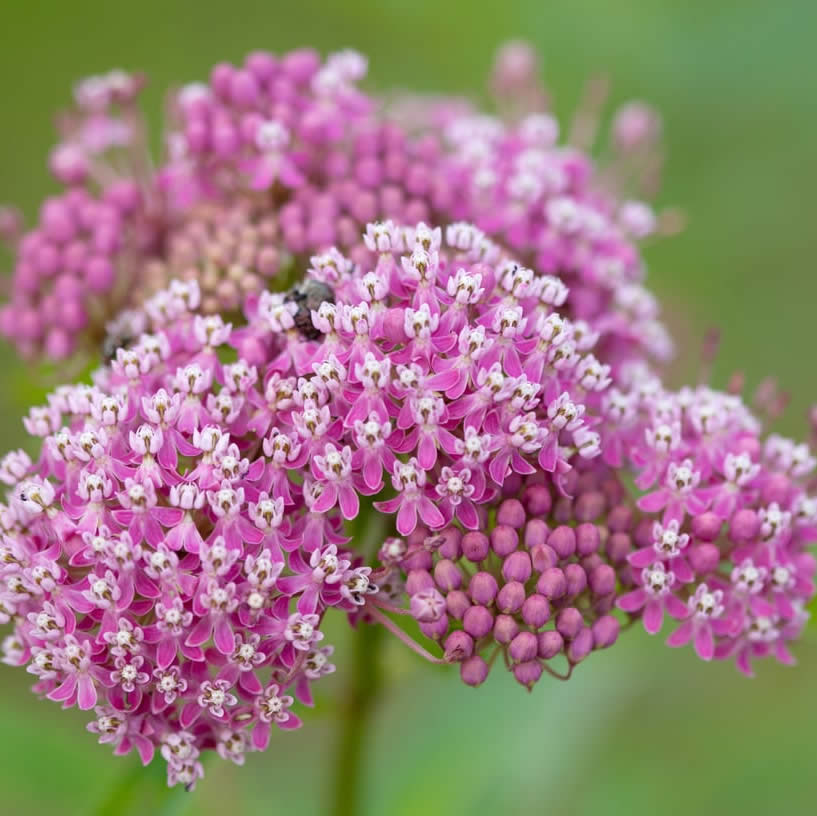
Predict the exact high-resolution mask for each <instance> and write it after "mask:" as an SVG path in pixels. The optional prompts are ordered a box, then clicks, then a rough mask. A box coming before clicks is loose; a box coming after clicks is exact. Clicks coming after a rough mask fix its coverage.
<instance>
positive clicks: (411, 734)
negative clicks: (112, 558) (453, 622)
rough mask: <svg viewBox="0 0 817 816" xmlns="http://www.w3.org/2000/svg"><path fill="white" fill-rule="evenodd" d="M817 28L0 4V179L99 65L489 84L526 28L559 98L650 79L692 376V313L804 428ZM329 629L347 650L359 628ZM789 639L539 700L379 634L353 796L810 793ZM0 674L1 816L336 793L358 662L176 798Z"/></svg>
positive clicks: (541, 12)
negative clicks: (741, 656)
mask: <svg viewBox="0 0 817 816" xmlns="http://www.w3.org/2000/svg"><path fill="white" fill-rule="evenodd" d="M816 35H817V4H815V2H814V0H784V1H783V2H778V3H770V2H768V0H710V2H686V3H682V2H677V1H676V2H673V0H572V2H570V3H558V2H545V1H544V0H506V2H502V3H497V4H496V5H495V6H493V5H492V4H490V3H487V2H479V0H477V2H475V1H474V0H470V2H465V0H446V2H440V0H380V1H379V2H376V1H375V0H370V1H367V0H346V2H343V3H340V2H338V3H334V2H329V0H325V2H322V3H320V2H318V3H315V2H310V0H299V2H287V3H278V2H274V0H272V1H270V0H267V2H242V1H241V0H233V2H224V0H221V1H220V2H219V0H197V1H196V2H156V0H142V2H138V3H131V2H129V3H125V2H111V1H110V0H108V2H104V0H98V1H97V2H85V1H84V0H74V1H73V2H70V3H68V2H59V3H58V2H52V3H39V2H33V1H32V2H24V3H23V2H18V0H4V2H2V3H0V100H2V108H0V110H2V128H0V200H6V201H14V202H16V203H19V204H21V205H22V206H23V207H24V209H25V211H26V213H27V215H28V216H29V217H32V216H33V215H34V214H35V213H36V207H37V202H38V201H39V200H40V199H41V197H42V196H43V195H44V194H46V193H47V192H48V191H49V190H50V189H51V188H50V186H49V181H48V180H47V177H46V169H45V157H46V155H47V151H48V150H49V148H50V147H51V145H52V144H53V136H52V134H53V131H52V129H51V123H52V118H53V112H54V111H55V110H56V109H58V108H59V107H60V106H61V105H62V104H64V103H65V101H66V99H67V97H68V93H69V90H70V87H71V85H72V83H73V82H74V81H75V80H76V79H77V78H78V77H81V76H84V75H86V74H89V73H94V72H98V71H103V70H106V69H108V68H111V67H123V68H129V69H144V70H145V71H146V72H147V73H148V74H149V76H150V79H151V85H150V89H149V91H148V94H147V102H148V105H149V112H150V114H151V117H152V118H153V121H154V122H158V121H159V115H160V103H161V95H162V90H163V89H164V88H165V87H167V85H169V84H171V83H178V82H185V81H190V80H193V79H198V78H201V77H205V76H206V74H207V71H208V68H209V66H210V65H211V64H212V63H214V62H215V61H217V60H220V59H232V60H238V59H240V58H241V56H242V55H243V54H244V53H245V52H247V51H249V50H251V49H253V48H268V49H272V50H276V51H281V50H285V49H288V48H291V47H294V46H299V45H312V46H316V47H318V48H320V49H321V50H323V51H327V50H334V49H337V48H340V47H346V46H352V47H355V48H357V49H359V50H361V51H363V52H364V53H366V54H368V55H369V57H370V60H371V68H370V77H371V80H370V81H371V83H372V84H373V85H374V86H375V87H382V88H388V87H394V86H400V87H404V88H410V89H413V90H427V91H445V92H455V93H465V94H469V95H479V94H480V93H482V90H483V87H484V79H485V76H486V72H487V70H488V67H489V65H490V62H491V58H492V54H493V52H494V50H495V48H496V46H497V45H498V44H499V43H500V42H501V41H503V40H505V39H507V38H509V37H518V36H524V37H526V38H528V39H530V40H532V41H533V42H534V43H535V45H536V46H537V47H538V49H539V50H540V51H541V53H542V54H543V56H544V60H545V72H546V76H547V79H548V82H549V85H550V87H551V89H552V90H553V92H554V94H555V98H556V109H557V111H558V112H559V113H560V114H562V115H566V114H568V113H569V112H570V111H571V109H572V107H573V106H574V104H575V102H576V101H577V99H578V96H579V93H580V90H581V85H582V82H583V81H584V79H585V78H586V77H587V76H588V75H591V74H598V73H600V72H606V73H607V74H608V75H609V76H610V77H611V79H612V81H613V101H615V102H618V101H623V100H625V99H627V98H632V97H640V98H644V99H647V100H649V101H651V102H652V103H654V104H655V105H657V107H658V108H659V109H660V110H661V112H662V114H663V115H664V117H665V125H666V138H667V146H668V151H669V162H668V165H667V172H666V177H665V184H664V190H663V192H662V195H661V202H662V203H677V204H679V205H680V206H682V207H683V209H684V210H685V211H686V213H687V215H688V218H689V225H688V228H687V230H686V232H684V233H683V234H682V235H681V236H679V237H676V238H673V239H670V240H666V241H663V242H661V243H660V244H656V245H655V246H654V247H651V248H650V249H649V250H648V252H647V256H648V262H649V266H650V285H651V286H652V288H653V289H654V290H656V291H657V292H658V293H659V295H660V296H661V297H662V298H663V302H664V304H665V310H666V313H667V319H668V322H669V323H670V324H671V326H672V327H673V329H674V330H675V332H676V335H677V336H678V337H679V339H680V340H681V346H682V348H681V357H680V360H679V362H678V364H677V367H676V370H675V373H674V376H675V378H676V380H677V381H678V382H680V381H681V380H684V379H689V378H691V377H693V376H694V373H695V371H696V365H697V363H696V361H697V358H698V354H699V350H700V347H701V338H702V336H703V333H704V331H705V330H706V329H707V328H708V327H710V326H713V325H717V326H718V327H720V328H721V329H722V331H723V342H722V346H721V351H720V354H719V356H718V360H717V363H716V366H715V382H716V383H717V384H719V385H723V384H724V383H725V382H726V380H727V378H728V376H729V375H730V374H731V373H732V372H733V371H735V370H738V369H739V370H742V371H744V372H745V374H746V377H747V382H748V384H749V386H750V387H753V386H754V385H755V384H756V383H757V382H758V381H759V379H760V378H761V377H763V376H765V375H767V374H770V373H773V374H775V375H776V376H777V377H779V379H780V382H781V385H782V386H783V387H784V388H785V389H788V390H790V391H791V392H792V393H793V399H792V403H791V407H790V408H789V411H788V413H787V415H786V416H785V417H784V419H783V422H782V423H781V425H782V428H783V430H785V431H787V432H790V433H792V434H798V435H802V434H803V432H804V430H805V422H804V413H805V410H806V407H807V405H808V404H809V403H810V401H812V400H813V399H815V398H817V381H815V378H814V376H813V373H812V372H813V370H814V368H813V345H812V343H813V321H814V310H815V304H817V279H816V278H815V276H814V274H813V270H814V262H813V259H814V255H815V251H817V229H815V225H814V221H815V208H814V205H813V203H812V202H813V197H814V193H815V190H817V160H816V159H815V151H814V144H815V141H816V140H817V102H816V101H815V100H817V58H815V53H814V48H815V45H814V43H815V36H816ZM3 263H4V265H6V263H7V258H6V257H5V256H4V257H3ZM0 354H1V355H2V356H0V363H2V366H3V369H2V370H3V375H2V377H3V379H2V386H3V387H2V388H0V443H2V449H7V448H9V447H11V446H17V444H18V428H19V415H20V414H21V413H22V412H23V411H24V410H25V408H26V406H27V405H29V404H30V403H31V402H32V401H33V400H36V399H39V396H40V392H39V390H38V388H37V386H36V385H35V384H33V383H32V382H31V379H32V378H31V375H30V372H29V371H27V370H26V369H25V368H24V367H23V366H21V365H20V364H19V363H17V362H15V361H14V360H13V358H12V357H11V355H10V354H9V352H8V350H7V349H3V350H2V352H1V353H0ZM334 640H335V642H336V644H337V650H338V654H337V662H338V663H339V664H340V665H341V666H342V664H343V661H344V655H345V653H347V652H348V651H349V644H348V642H346V641H345V639H344V630H343V628H342V627H336V637H335V638H334ZM797 654H798V658H799V662H800V665H799V667H798V668H796V669H790V668H789V669H787V668H784V667H780V666H777V665H773V664H769V665H762V666H761V667H760V673H759V677H758V678H757V679H755V680H753V681H747V680H745V679H743V678H742V677H741V676H740V675H738V674H737V672H736V671H735V670H734V669H733V668H732V666H731V665H704V664H702V663H701V662H700V661H698V660H697V659H695V658H694V657H693V655H692V653H691V651H690V650H684V651H682V652H678V651H673V650H670V649H666V648H664V647H663V646H662V645H661V642H660V640H658V639H653V640H650V639H649V638H648V637H647V636H646V635H644V634H643V633H642V632H640V631H638V632H636V631H633V632H631V633H630V634H629V635H628V636H627V637H626V638H625V640H624V642H622V643H621V644H619V645H617V646H616V648H615V649H613V650H611V651H610V652H607V653H603V654H600V655H596V656H594V657H593V658H592V659H591V660H590V661H589V662H588V664H587V665H586V666H582V667H581V668H580V670H579V671H577V673H576V675H575V677H574V679H573V680H571V682H570V683H567V684H559V683H557V682H555V681H553V682H548V681H547V679H544V680H543V681H542V682H541V683H540V684H539V686H538V687H537V688H536V689H535V691H534V692H533V693H532V694H530V695H529V694H527V693H525V692H524V691H522V690H521V689H520V688H518V687H515V686H514V684H513V682H512V680H511V679H510V677H509V675H507V673H505V672H502V671H496V672H494V673H493V675H492V676H491V678H490V680H489V682H488V683H487V685H486V686H485V687H483V688H482V689H480V690H479V691H472V690H469V689H467V688H464V687H462V686H461V684H460V682H459V680H458V678H457V677H456V672H455V671H436V670H434V669H430V668H428V667H427V666H425V665H422V664H421V662H420V661H419V660H418V659H415V658H414V657H413V656H412V655H410V654H408V653H406V651H405V650H404V649H403V648H402V647H401V646H399V645H397V644H394V645H390V646H389V647H388V649H387V651H386V653H385V657H384V666H383V669H384V673H385V691H384V692H383V695H382V697H381V699H380V700H379V702H378V704H377V707H376V711H375V718H374V724H373V727H372V729H371V733H370V739H369V741H368V744H367V759H366V782H365V791H364V794H365V795H364V799H363V804H362V805H361V811H360V812H361V813H362V814H367V816H374V815H375V814H376V815H377V816H380V815H381V814H406V815H408V814H423V816H435V815H436V814H446V816H459V814H483V813H489V812H491V811H494V812H497V813H501V814H539V813H549V814H571V815H572V814H592V815H593V816H600V815H601V814H629V816H633V814H637V815H638V816H640V814H655V813H657V814H676V813H678V814H680V813H684V814H689V813H696V814H710V813H715V812H720V813H726V814H732V813H735V814H746V815H747V816H748V815H749V814H767V813H769V812H771V811H772V810H775V811H777V812H778V813H781V814H785V815H786V816H799V814H813V813H815V812H817V804H815V803H817V781H815V762H814V760H815V755H816V754H817V697H815V683H814V674H815V671H816V670H817V626H815V625H814V624H812V626H811V628H810V629H809V630H807V632H806V634H805V637H804V639H803V641H802V642H801V643H800V644H799V646H798V648H797ZM0 668H1V669H2V670H0V689H1V690H2V693H0V737H1V738H0V791H2V794H0V797H1V800H2V802H3V803H4V804H3V806H2V811H3V813H5V814H15V815H16V814H31V816H38V814H50V813H52V812H54V810H58V811H59V812H60V813H61V814H63V816H73V814H83V815H84V814H93V813H102V812H107V813H110V814H123V816H124V814H130V813H140V814H144V813H151V814H153V813H156V814H162V813H164V814H170V813H174V814H196V815H198V814H202V816H210V815H211V814H213V816H215V814H224V813H225V812H229V813H231V814H236V816H239V814H240V816H244V815H245V814H247V816H254V814H277V813H285V812H292V813H297V814H299V815H300V814H319V813H323V812H324V811H325V808H326V800H325V790H326V786H327V784H328V782H329V780H330V779H331V775H332V762H333V747H334V739H335V735H334V732H333V728H332V724H333V719H334V718H335V716H336V712H337V706H338V705H342V704H343V699H344V680H343V674H342V672H339V673H338V674H337V675H334V676H333V677H332V678H330V679H329V680H328V681H324V682H323V683H322V684H321V685H322V686H323V690H322V694H323V695H324V696H325V698H326V699H325V700H324V701H323V703H324V704H323V705H322V706H321V707H320V709H321V710H320V711H318V712H316V713H315V714H314V715H313V716H311V717H308V719H307V727H305V728H303V729H302V730H301V731H299V732H296V733H294V734H281V735H280V738H279V739H277V740H274V741H273V744H272V746H271V748H270V750H269V751H268V752H267V753H265V754H263V755H251V756H250V758H249V760H248V762H247V766H246V767H245V768H243V769H241V768H236V767H235V766H233V765H228V764H227V763H224V762H222V761H220V760H215V761H213V762H211V763H210V764H209V766H208V768H207V777H206V778H205V780H204V782H203V783H201V784H200V785H199V787H198V788H197V790H196V792H195V793H193V794H190V795H185V794H183V793H180V794H176V795H173V796H171V797H170V798H167V797H166V796H164V795H162V793H161V790H162V784H163V783H162V780H161V776H162V774H163V769H162V768H161V767H159V766H160V765H161V764H163V763H160V762H157V763H155V765H156V766H157V767H155V768H152V769H151V770H150V771H147V772H137V771H136V770H135V763H134V761H133V760H132V759H131V758H128V759H124V760H123V759H114V758H112V757H111V755H110V752H109V750H108V749H107V747H105V746H97V745H96V744H95V741H94V738H93V737H92V736H91V735H90V734H86V733H85V732H84V730H83V725H84V722H85V721H86V717H85V716H84V715H81V714H79V713H78V712H76V711H72V712H70V713H63V712H60V710H59V709H58V708H57V706H56V705H54V704H51V703H44V702H39V701H37V700H36V699H35V698H34V697H33V696H32V695H29V694H28V693H27V691H26V687H27V686H28V684H29V683H28V681H29V676H28V675H25V674H24V673H23V672H20V671H12V670H10V669H7V668H5V667H0ZM338 701H340V702H338ZM106 807H107V810H106Z"/></svg>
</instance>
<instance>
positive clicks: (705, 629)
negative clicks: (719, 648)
mask: <svg viewBox="0 0 817 816" xmlns="http://www.w3.org/2000/svg"><path fill="white" fill-rule="evenodd" d="M695 651H696V652H697V653H698V657H700V658H701V660H712V658H713V657H714V655H715V639H714V638H713V637H712V629H711V627H709V626H707V625H706V624H704V625H703V626H701V627H700V628H699V629H698V632H697V633H696V635H695Z"/></svg>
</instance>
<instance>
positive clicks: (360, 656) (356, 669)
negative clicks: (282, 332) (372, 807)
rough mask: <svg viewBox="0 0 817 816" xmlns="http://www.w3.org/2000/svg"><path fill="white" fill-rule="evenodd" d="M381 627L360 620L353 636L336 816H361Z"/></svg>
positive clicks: (333, 805)
mask: <svg viewBox="0 0 817 816" xmlns="http://www.w3.org/2000/svg"><path fill="white" fill-rule="evenodd" d="M383 634H384V633H383V630H382V628H381V627H380V626H372V625H369V624H365V623H359V624H358V626H357V629H355V630H354V635H353V654H352V666H351V669H352V671H351V675H350V686H349V688H348V690H347V693H346V696H345V699H344V700H343V703H342V707H341V709H340V712H339V714H340V724H339V726H340V727H339V734H338V741H337V745H336V746H335V769H334V779H333V782H332V800H331V802H330V804H329V812H330V813H332V814H333V816H359V813H360V810H359V805H360V800H361V787H362V784H361V783H362V781H363V768H362V764H363V756H364V749H365V747H366V744H365V743H366V740H367V737H368V730H369V729H368V725H369V722H370V720H371V716H372V710H373V707H374V703H375V701H376V698H377V695H378V692H379V690H380V685H381V670H380V648H381V646H382V642H383Z"/></svg>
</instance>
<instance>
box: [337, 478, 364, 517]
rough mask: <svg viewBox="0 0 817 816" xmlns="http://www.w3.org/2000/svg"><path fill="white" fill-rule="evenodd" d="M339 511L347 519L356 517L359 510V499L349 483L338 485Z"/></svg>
mask: <svg viewBox="0 0 817 816" xmlns="http://www.w3.org/2000/svg"><path fill="white" fill-rule="evenodd" d="M340 512H341V513H343V517H344V518H345V519H347V520H350V519H353V518H357V514H358V513H359V512H360V499H359V498H358V495H357V493H356V492H355V490H354V488H352V487H349V485H341V487H340Z"/></svg>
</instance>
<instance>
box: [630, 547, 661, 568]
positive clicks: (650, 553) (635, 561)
mask: <svg viewBox="0 0 817 816" xmlns="http://www.w3.org/2000/svg"><path fill="white" fill-rule="evenodd" d="M627 560H628V561H629V562H630V564H631V565H632V566H634V567H638V569H643V568H644V567H648V566H649V565H650V564H652V562H653V561H654V560H655V549H654V548H653V547H643V548H642V549H640V550H636V551H635V552H634V553H630V554H629V555H628V556H627Z"/></svg>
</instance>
